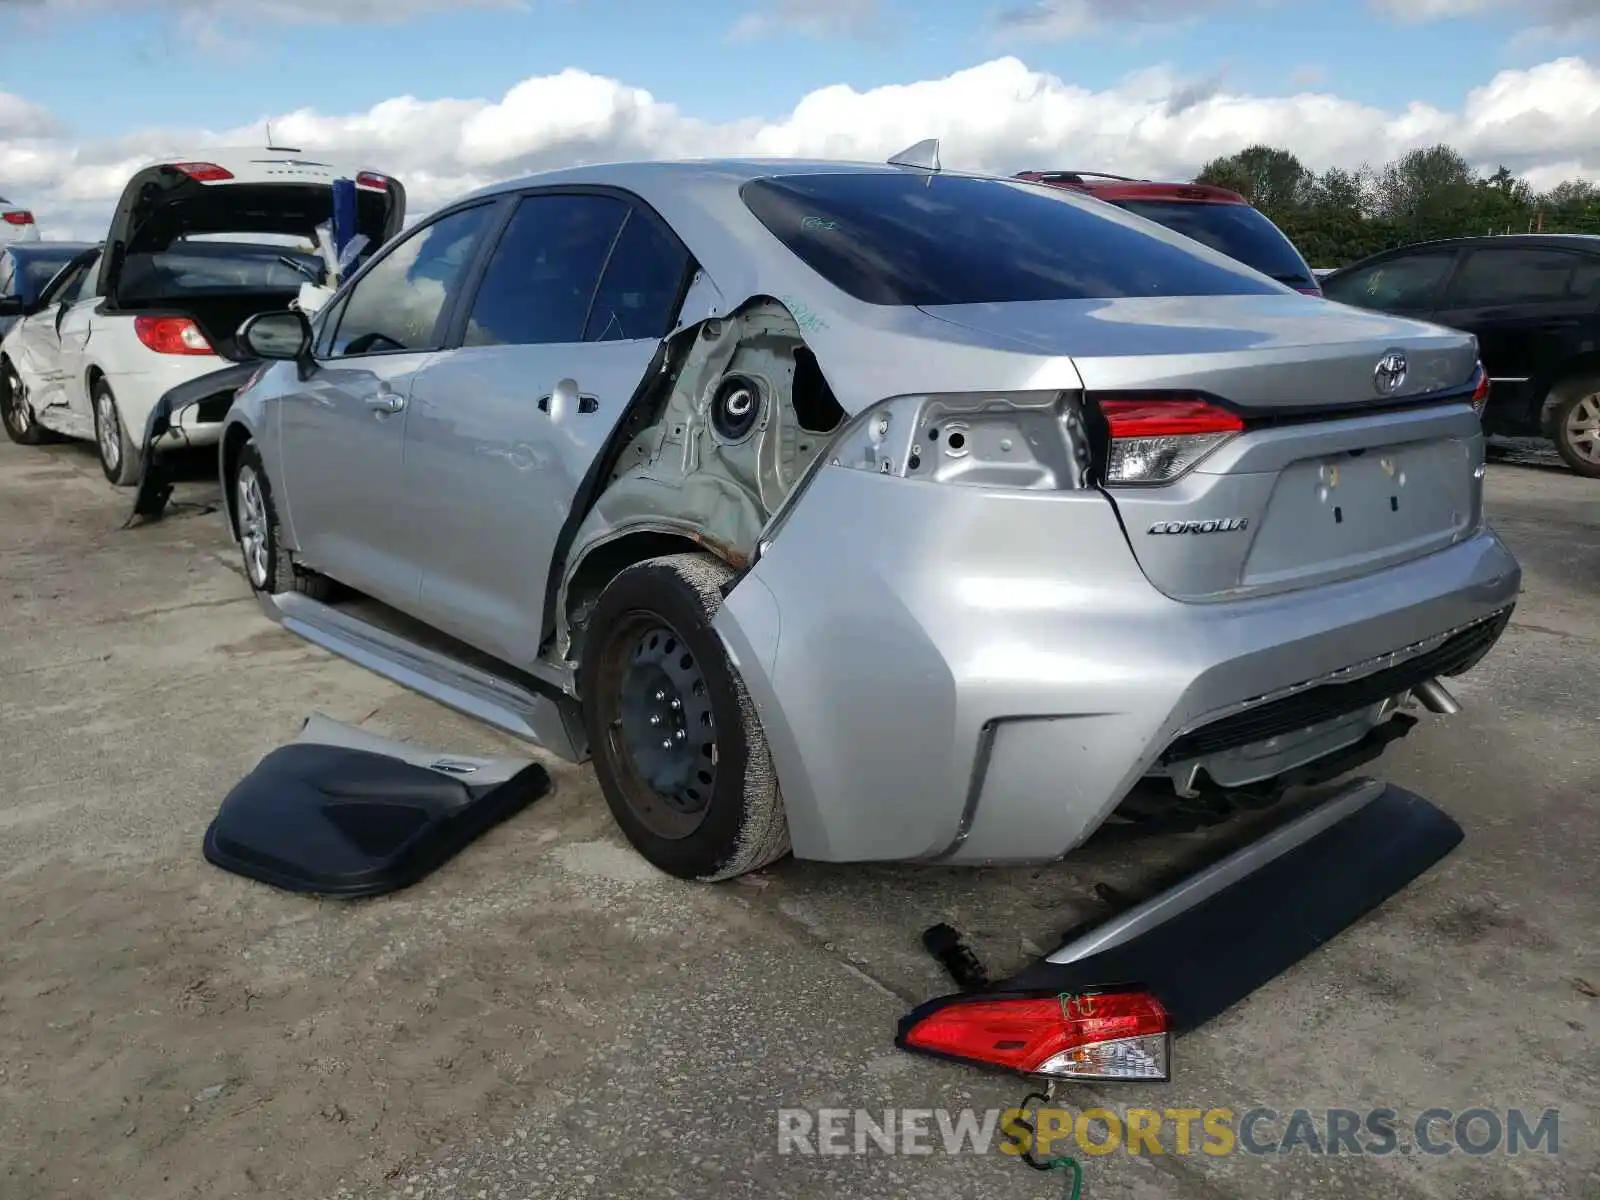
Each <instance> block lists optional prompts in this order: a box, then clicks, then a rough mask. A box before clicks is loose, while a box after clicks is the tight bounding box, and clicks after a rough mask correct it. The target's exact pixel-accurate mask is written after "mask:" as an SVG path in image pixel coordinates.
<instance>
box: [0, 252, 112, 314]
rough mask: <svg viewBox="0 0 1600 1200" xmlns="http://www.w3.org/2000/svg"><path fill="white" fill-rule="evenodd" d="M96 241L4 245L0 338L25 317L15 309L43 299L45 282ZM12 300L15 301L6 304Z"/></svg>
mask: <svg viewBox="0 0 1600 1200" xmlns="http://www.w3.org/2000/svg"><path fill="white" fill-rule="evenodd" d="M93 249H94V243H93V242H47V241H38V242H12V243H10V244H8V245H5V246H0V337H4V336H5V335H6V333H7V332H8V331H9V330H10V329H11V327H12V326H13V325H15V324H16V323H17V321H18V320H20V319H21V314H20V313H19V312H17V311H14V310H15V309H16V308H17V307H18V306H17V305H16V304H15V301H18V300H20V301H21V302H22V304H21V307H22V308H27V307H29V306H31V305H32V304H33V302H34V301H35V300H37V299H38V298H39V294H40V293H41V292H43V291H44V289H45V285H46V284H48V283H49V282H50V281H51V280H52V279H54V278H55V275H56V272H57V271H59V270H61V268H62V267H64V266H66V265H67V264H68V263H69V262H71V261H72V260H73V259H74V258H76V257H77V256H78V255H80V254H82V253H83V252H84V251H85V250H93ZM7 300H10V301H12V302H13V303H12V304H6V303H4V302H5V301H7Z"/></svg>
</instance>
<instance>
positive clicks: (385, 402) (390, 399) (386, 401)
mask: <svg viewBox="0 0 1600 1200" xmlns="http://www.w3.org/2000/svg"><path fill="white" fill-rule="evenodd" d="M405 406H406V398H405V397H404V396H402V395H400V394H399V393H398V392H391V391H390V390H388V389H387V388H384V389H383V390H382V391H379V392H377V393H375V394H374V395H371V396H368V397H367V407H368V408H370V409H373V410H374V411H376V412H380V413H397V412H399V411H400V410H401V409H402V408H404V407H405Z"/></svg>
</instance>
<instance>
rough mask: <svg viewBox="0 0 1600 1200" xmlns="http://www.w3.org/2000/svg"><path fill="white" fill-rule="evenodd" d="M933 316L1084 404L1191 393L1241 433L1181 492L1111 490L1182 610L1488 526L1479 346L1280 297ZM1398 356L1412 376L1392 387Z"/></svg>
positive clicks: (1350, 572)
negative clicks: (1072, 370)
mask: <svg viewBox="0 0 1600 1200" xmlns="http://www.w3.org/2000/svg"><path fill="white" fill-rule="evenodd" d="M929 311H930V313H931V315H934V316H936V317H938V318H939V319H941V320H946V321H950V322H951V323H953V324H957V325H960V326H963V327H965V328H968V329H973V330H978V331H982V332H984V333H986V334H988V335H990V336H992V337H995V338H996V339H1004V340H1005V341H1008V342H1011V343H1014V344H1018V345H1022V346H1027V347H1029V348H1031V349H1034V350H1036V351H1039V352H1043V353H1050V354H1061V355H1068V356H1070V357H1071V358H1072V361H1073V364H1074V366H1075V367H1076V368H1077V370H1078V373H1079V375H1080V376H1081V377H1082V379H1083V381H1084V388H1085V391H1086V392H1087V394H1088V395H1089V396H1091V397H1093V396H1095V395H1096V394H1097V393H1098V394H1100V395H1101V396H1106V395H1108V394H1109V395H1112V396H1115V395H1119V394H1120V395H1121V396H1123V397H1127V396H1130V395H1131V396H1139V397H1144V396H1152V397H1158V398H1159V397H1175V396H1188V397H1197V398H1199V399H1201V400H1204V401H1210V402H1213V403H1217V404H1218V405H1219V406H1220V407H1226V408H1229V409H1231V410H1232V411H1233V412H1235V413H1236V414H1237V415H1239V416H1240V417H1242V418H1243V419H1244V425H1245V428H1244V430H1243V432H1240V433H1237V434H1234V435H1233V436H1231V437H1230V438H1228V440H1226V441H1225V442H1223V443H1222V444H1221V445H1220V446H1218V447H1217V448H1216V449H1214V450H1213V451H1211V452H1210V453H1209V454H1208V455H1207V456H1206V457H1204V458H1202V459H1201V460H1200V461H1199V462H1198V463H1197V464H1196V465H1195V466H1194V467H1193V468H1192V469H1190V470H1189V471H1188V472H1187V473H1185V474H1183V475H1181V476H1179V477H1178V478H1177V479H1175V480H1173V481H1172V482H1168V483H1156V484H1123V485H1117V484H1115V483H1108V484H1107V485H1106V487H1105V491H1106V493H1107V495H1109V496H1110V497H1111V499H1112V501H1113V503H1114V504H1115V505H1116V507H1117V510H1118V512H1119V514H1120V515H1121V517H1122V522H1123V525H1124V528H1125V530H1126V533H1127V536H1128V540H1129V544H1130V545H1131V547H1132V549H1133V552H1134V554H1135V556H1136V557H1137V558H1138V560H1139V563H1140V566H1141V567H1142V568H1143V570H1144V572H1145V574H1146V575H1147V576H1148V577H1149V579H1150V581H1151V582H1152V583H1153V584H1154V585H1155V586H1156V587H1158V588H1160V589H1161V590H1162V591H1163V592H1165V593H1166V594H1168V595H1169V596H1172V597H1174V598H1176V599H1181V600H1188V601H1209V600H1222V599H1235V598H1239V597H1242V596H1251V595H1266V594H1272V593H1277V592H1284V591H1289V590H1292V589H1295V588H1300V587H1308V586H1313V585H1316V584H1323V583H1330V582H1334V581H1337V580H1340V579H1348V578H1353V577H1355V576H1359V575H1363V574H1366V573H1368V572H1371V571H1375V570H1379V569H1382V568H1383V567H1387V566H1392V565H1395V564H1397V563H1400V562H1404V561H1407V560H1409V559H1413V558H1418V557H1421V556H1422V555H1425V554H1432V553H1435V552H1437V551H1439V550H1442V549H1444V548H1446V547H1448V546H1450V545H1452V544H1454V543H1455V542H1457V541H1459V540H1461V539H1463V538H1465V537H1468V536H1470V535H1471V534H1472V532H1473V531H1474V530H1476V529H1477V528H1478V526H1479V525H1480V523H1481V519H1482V487H1483V485H1482V474H1481V467H1482V463H1483V439H1482V436H1481V429H1480V426H1479V422H1478V417H1477V414H1476V413H1475V412H1474V411H1473V409H1472V407H1471V404H1470V397H1471V393H1472V390H1473V384H1474V372H1475V369H1476V365H1477V343H1476V341H1475V339H1473V338H1472V337H1471V336H1470V335H1468V334H1462V333H1459V332H1456V331H1453V330H1447V329H1443V328H1440V327H1438V326H1433V325H1427V324H1424V323H1421V322H1416V321H1406V320H1401V319H1397V318H1394V317H1390V316H1387V315H1384V314H1378V313H1369V312H1363V311H1361V310H1357V309H1353V308H1348V307H1346V306H1344V305H1340V304H1333V303H1330V302H1328V301H1326V300H1318V299H1312V298H1309V297H1301V296H1297V295H1294V294H1292V293H1289V292H1287V291H1286V292H1284V293H1283V294H1281V295H1272V296H1218V297H1206V298H1204V299H1185V298H1176V297H1174V298H1167V297H1139V298H1130V299H1123V300H1086V301H1067V302H1048V303H1034V304H1012V305H961V306H955V307H953V308H952V307H940V308H937V309H932V310H929ZM1394 355H1399V356H1402V357H1403V358H1404V360H1405V371H1404V376H1403V378H1402V379H1401V381H1400V383H1399V384H1398V386H1394V387H1391V388H1388V389H1385V388H1383V387H1382V386H1380V379H1381V378H1385V377H1392V372H1384V371H1382V370H1380V363H1387V364H1388V365H1389V366H1393V365H1395V364H1394V359H1393V358H1392V357H1391V356H1394Z"/></svg>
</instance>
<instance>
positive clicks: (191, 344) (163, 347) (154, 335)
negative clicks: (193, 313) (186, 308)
mask: <svg viewBox="0 0 1600 1200" xmlns="http://www.w3.org/2000/svg"><path fill="white" fill-rule="evenodd" d="M133 332H134V333H135V334H136V335H137V336H138V338H139V340H140V341H141V342H143V343H144V344H145V345H146V346H148V347H149V348H150V349H152V350H154V351H155V352H156V353H157V354H214V353H215V351H214V350H212V349H211V343H210V342H208V341H207V340H206V335H205V334H203V333H201V332H200V326H198V325H196V324H195V323H194V322H193V321H191V320H190V319H189V318H188V317H135V318H134V319H133Z"/></svg>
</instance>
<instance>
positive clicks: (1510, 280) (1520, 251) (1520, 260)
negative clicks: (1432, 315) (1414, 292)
mask: <svg viewBox="0 0 1600 1200" xmlns="http://www.w3.org/2000/svg"><path fill="white" fill-rule="evenodd" d="M1597 261H1600V260H1596V259H1593V258H1590V257H1589V256H1588V255H1583V254H1572V253H1569V252H1568V251H1565V250H1553V249H1544V248H1541V247H1533V246H1495V247H1485V248H1483V249H1480V250H1474V251H1472V252H1471V253H1470V254H1468V255H1467V261H1466V262H1465V263H1463V264H1462V266H1461V270H1460V272H1458V273H1457V275H1456V277H1455V279H1453V280H1452V281H1451V283H1450V291H1449V294H1448V295H1447V296H1446V298H1445V306H1446V307H1447V308H1488V307H1491V306H1498V305H1508V304H1559V303H1562V302H1563V301H1568V300H1574V299H1579V300H1582V299H1588V298H1589V296H1590V295H1591V291H1592V288H1593V286H1594V284H1595V282H1596V276H1595V263H1596V262H1597Z"/></svg>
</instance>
